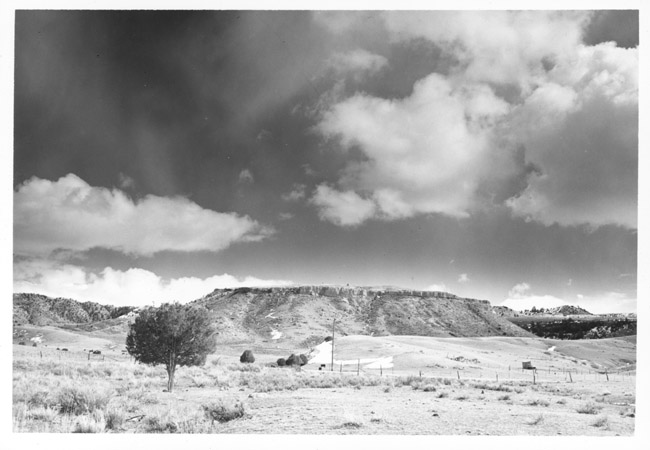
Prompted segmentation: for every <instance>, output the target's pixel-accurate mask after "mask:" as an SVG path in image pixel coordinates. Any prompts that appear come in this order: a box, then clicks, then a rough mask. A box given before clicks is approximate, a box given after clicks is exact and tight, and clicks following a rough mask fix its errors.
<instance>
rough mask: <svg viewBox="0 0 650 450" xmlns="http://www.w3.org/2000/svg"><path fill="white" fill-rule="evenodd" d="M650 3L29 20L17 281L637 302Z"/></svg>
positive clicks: (187, 296)
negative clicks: (644, 23) (641, 120)
mask: <svg viewBox="0 0 650 450" xmlns="http://www.w3.org/2000/svg"><path fill="white" fill-rule="evenodd" d="M638 43H639V18H638V12H637V11H634V10H628V11H625V10H621V11H609V10H598V11H552V10H551V11H395V10H391V11H388V10H386V11H355V12H352V11H254V10H248V11H235V10H230V11H125V10H117V11H56V10H50V11H38V10H31V11H17V12H16V15H15V60H14V64H15V69H14V83H15V85H14V111H13V113H14V117H13V118H14V129H13V132H14V133H13V149H14V153H13V290H14V292H34V293H41V294H44V295H49V296H53V297H68V298H73V299H76V300H80V301H95V302H99V303H106V304H113V305H138V306H139V305H148V304H159V303H161V302H165V301H181V302H187V301H191V300H194V299H196V298H199V297H201V296H203V295H206V294H208V293H209V292H211V291H212V290H214V289H216V288H223V287H237V286H287V285H304V284H310V285H321V284H336V285H348V284H349V285H350V286H398V287H403V288H410V289H428V290H442V291H447V292H451V293H454V294H456V295H459V296H463V297H470V298H478V299H486V300H489V301H490V302H491V303H492V304H494V305H497V304H503V305H506V306H509V307H511V308H514V309H519V310H521V309H529V308H531V307H533V306H536V307H537V308H540V307H554V306H560V305H563V304H571V305H579V306H582V307H584V308H585V309H587V310H589V311H591V312H594V313H604V312H635V311H636V309H637V230H638V188H637V186H638V164H639V152H638V147H639V144H638V131H639V127H638V111H639V96H638V88H639V57H638Z"/></svg>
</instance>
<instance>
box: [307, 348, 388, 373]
mask: <svg viewBox="0 0 650 450" xmlns="http://www.w3.org/2000/svg"><path fill="white" fill-rule="evenodd" d="M308 358H309V364H331V363H332V342H331V341H328V342H323V343H322V344H319V345H317V346H316V347H314V348H313V349H312V351H311V352H310V353H309V355H308ZM357 364H364V366H363V368H364V369H379V368H382V369H389V368H391V367H393V357H392V356H386V357H383V358H360V359H335V360H334V365H335V366H338V365H344V366H348V365H357Z"/></svg>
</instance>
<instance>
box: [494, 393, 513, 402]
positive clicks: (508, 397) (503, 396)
mask: <svg viewBox="0 0 650 450" xmlns="http://www.w3.org/2000/svg"><path fill="white" fill-rule="evenodd" d="M497 400H501V401H502V402H506V401H508V400H510V396H509V395H508V394H506V395H501V396H499V397H498V398H497Z"/></svg>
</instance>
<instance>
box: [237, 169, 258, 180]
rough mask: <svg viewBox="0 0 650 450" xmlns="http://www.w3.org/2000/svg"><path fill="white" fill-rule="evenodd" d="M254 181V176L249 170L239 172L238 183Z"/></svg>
mask: <svg viewBox="0 0 650 450" xmlns="http://www.w3.org/2000/svg"><path fill="white" fill-rule="evenodd" d="M254 181H255V178H253V174H252V173H251V171H250V170H248V169H244V170H242V171H241V172H239V182H240V183H253V182H254Z"/></svg>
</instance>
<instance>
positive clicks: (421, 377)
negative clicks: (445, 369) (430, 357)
mask: <svg viewBox="0 0 650 450" xmlns="http://www.w3.org/2000/svg"><path fill="white" fill-rule="evenodd" d="M421 379H422V371H421V370H420V380H421Z"/></svg>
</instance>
